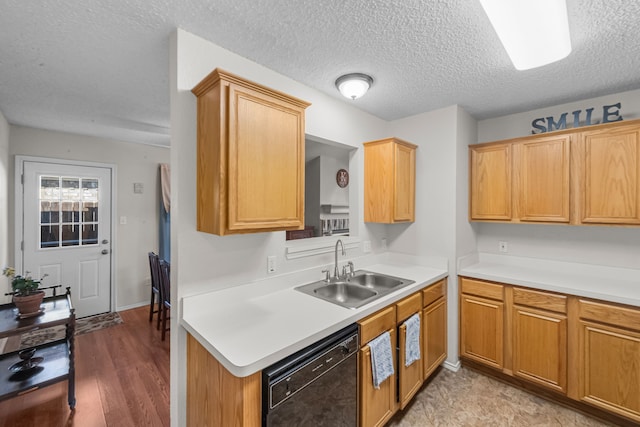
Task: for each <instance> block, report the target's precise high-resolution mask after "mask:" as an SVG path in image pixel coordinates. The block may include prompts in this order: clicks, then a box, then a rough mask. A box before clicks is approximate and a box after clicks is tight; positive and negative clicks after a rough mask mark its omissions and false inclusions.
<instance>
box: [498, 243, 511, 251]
mask: <svg viewBox="0 0 640 427" xmlns="http://www.w3.org/2000/svg"><path fill="white" fill-rule="evenodd" d="M498 251H500V252H503V253H507V252H509V245H508V244H507V242H498Z"/></svg>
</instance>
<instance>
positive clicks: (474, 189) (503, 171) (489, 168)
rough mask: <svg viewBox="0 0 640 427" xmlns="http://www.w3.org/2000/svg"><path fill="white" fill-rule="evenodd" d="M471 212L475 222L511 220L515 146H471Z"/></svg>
mask: <svg viewBox="0 0 640 427" xmlns="http://www.w3.org/2000/svg"><path fill="white" fill-rule="evenodd" d="M469 153H470V156H469V157H470V159H469V164H470V170H471V171H470V174H469V175H470V180H471V182H470V185H469V188H470V191H471V197H470V210H471V215H470V216H471V219H474V220H510V219H511V168H512V166H511V145H510V144H497V145H483V146H470V147H469Z"/></svg>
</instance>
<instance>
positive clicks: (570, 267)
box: [458, 253, 640, 307]
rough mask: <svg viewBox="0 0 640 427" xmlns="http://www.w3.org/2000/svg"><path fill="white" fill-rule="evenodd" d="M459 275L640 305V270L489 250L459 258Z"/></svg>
mask: <svg viewBox="0 0 640 427" xmlns="http://www.w3.org/2000/svg"><path fill="white" fill-rule="evenodd" d="M458 275H460V276H466V277H471V278H475V279H484V280H490V281H494V282H500V283H507V284H511V285H520V286H525V287H529V288H535V289H541V290H547V291H554V292H561V293H565V294H570V295H576V296H580V297H587V298H594V299H599V300H604V301H610V302H616V303H620V304H628V305H633V306H636V307H640V270H636V269H631V268H619V267H608V266H599V265H593V264H580V263H574V262H561V261H552V260H545V259H538V258H524V257H515V256H507V255H495V254H487V253H479V254H473V255H470V256H467V257H464V258H461V259H459V260H458Z"/></svg>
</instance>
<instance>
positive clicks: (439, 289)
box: [422, 279, 447, 307]
mask: <svg viewBox="0 0 640 427" xmlns="http://www.w3.org/2000/svg"><path fill="white" fill-rule="evenodd" d="M446 294H447V279H442V280H440V281H439V282H437V283H435V284H433V285H431V286H429V287H428V288H427V289H424V290H423V291H422V306H423V307H427V306H428V305H429V304H431V303H433V302H434V301H436V300H438V299H439V298H441V297H443V296H445V295H446Z"/></svg>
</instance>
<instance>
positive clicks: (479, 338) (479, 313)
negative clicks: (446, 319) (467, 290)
mask: <svg viewBox="0 0 640 427" xmlns="http://www.w3.org/2000/svg"><path fill="white" fill-rule="evenodd" d="M503 326H504V303H502V302H499V301H492V300H488V299H484V298H478V297H475V296H471V295H465V294H462V295H461V296H460V355H461V356H466V357H468V358H470V359H473V360H476V361H478V362H481V363H484V364H486V365H489V366H493V367H496V368H500V369H502V367H503V353H504V351H503V344H504V337H503Z"/></svg>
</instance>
